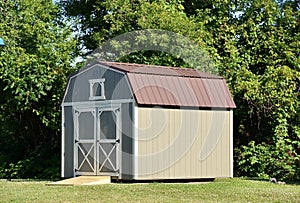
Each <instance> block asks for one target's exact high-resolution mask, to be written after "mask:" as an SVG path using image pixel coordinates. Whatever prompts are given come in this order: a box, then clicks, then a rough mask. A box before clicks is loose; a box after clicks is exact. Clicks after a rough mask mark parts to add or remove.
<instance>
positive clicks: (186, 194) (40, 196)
mask: <svg viewBox="0 0 300 203" xmlns="http://www.w3.org/2000/svg"><path fill="white" fill-rule="evenodd" d="M46 183H47V182H43V181H42V182H41V181H27V182H26V181H23V182H22V181H21V182H14V181H6V180H0V202H143V203H144V202H300V185H289V184H286V185H277V184H273V183H269V182H267V181H255V180H246V179H240V178H233V179H216V180H215V181H214V182H211V183H208V184H195V183H193V184H184V183H177V184H172V183H147V184H124V183H114V184H109V185H97V186H73V187H72V186H46Z"/></svg>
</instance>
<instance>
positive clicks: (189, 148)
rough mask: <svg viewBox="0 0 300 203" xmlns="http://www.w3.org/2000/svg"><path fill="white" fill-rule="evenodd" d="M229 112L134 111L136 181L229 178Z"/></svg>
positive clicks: (159, 109)
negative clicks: (135, 113) (136, 126)
mask: <svg viewBox="0 0 300 203" xmlns="http://www.w3.org/2000/svg"><path fill="white" fill-rule="evenodd" d="M229 122H230V111H226V110H224V111H221V110H186V109H184V110H183V109H162V108H138V142H137V143H138V147H137V148H138V152H137V153H138V163H137V164H138V167H137V169H138V170H137V172H136V173H137V174H136V176H135V177H136V179H188V178H216V177H230V175H231V174H230V171H231V169H230V167H231V166H230V162H231V158H230V123H229Z"/></svg>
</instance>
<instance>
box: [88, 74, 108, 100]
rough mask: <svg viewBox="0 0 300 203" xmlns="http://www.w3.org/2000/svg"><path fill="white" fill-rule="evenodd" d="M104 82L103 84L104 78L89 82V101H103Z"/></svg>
mask: <svg viewBox="0 0 300 203" xmlns="http://www.w3.org/2000/svg"><path fill="white" fill-rule="evenodd" d="M104 82H105V78H101V79H92V80H89V83H90V97H89V100H97V99H105V92H104Z"/></svg>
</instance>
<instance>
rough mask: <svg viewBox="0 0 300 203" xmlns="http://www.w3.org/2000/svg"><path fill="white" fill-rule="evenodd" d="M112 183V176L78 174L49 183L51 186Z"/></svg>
mask: <svg viewBox="0 0 300 203" xmlns="http://www.w3.org/2000/svg"><path fill="white" fill-rule="evenodd" d="M109 183H111V177H110V176H78V177H74V178H69V179H65V180H60V181H56V182H52V183H48V184H47V185H49V186H75V185H101V184H109Z"/></svg>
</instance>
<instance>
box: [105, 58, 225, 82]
mask: <svg viewBox="0 0 300 203" xmlns="http://www.w3.org/2000/svg"><path fill="white" fill-rule="evenodd" d="M101 63H103V64H105V65H108V66H110V67H112V68H115V69H117V70H120V71H123V72H126V73H139V74H148V75H161V76H177V77H190V78H207V79H224V78H223V77H221V76H219V75H214V74H210V73H207V72H204V71H200V70H197V69H193V68H184V67H173V66H161V65H147V64H138V63H124V62H111V61H101ZM141 68H143V69H141ZM146 69H147V70H146ZM153 69H156V70H155V71H154V70H153ZM150 70H152V71H150ZM157 70H165V71H166V70H169V71H174V72H173V74H172V73H170V72H168V73H166V72H163V71H162V72H159V71H157Z"/></svg>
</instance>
